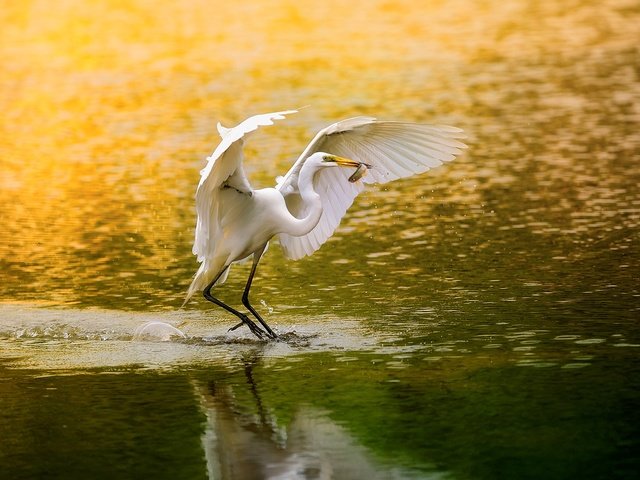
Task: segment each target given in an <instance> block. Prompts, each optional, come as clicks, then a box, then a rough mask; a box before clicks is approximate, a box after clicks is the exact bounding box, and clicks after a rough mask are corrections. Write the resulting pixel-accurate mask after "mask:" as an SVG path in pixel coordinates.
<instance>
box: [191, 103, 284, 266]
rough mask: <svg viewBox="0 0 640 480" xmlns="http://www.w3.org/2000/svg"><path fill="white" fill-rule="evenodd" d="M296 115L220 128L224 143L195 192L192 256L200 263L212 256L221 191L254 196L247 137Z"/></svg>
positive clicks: (260, 117) (279, 114)
mask: <svg viewBox="0 0 640 480" xmlns="http://www.w3.org/2000/svg"><path fill="white" fill-rule="evenodd" d="M295 112H296V111H295V110H286V111H283V112H274V113H265V114H263V115H255V116H253V117H249V118H248V119H246V120H245V121H243V122H242V123H240V124H239V125H238V126H236V127H233V128H224V127H223V126H222V125H220V124H218V132H219V133H220V136H221V138H222V140H221V142H220V144H219V145H218V146H217V147H216V149H215V151H214V152H213V153H212V154H211V156H210V157H208V158H207V165H206V166H205V167H204V169H203V170H202V171H201V172H200V175H201V177H200V183H199V184H198V190H197V191H196V212H197V214H198V220H197V223H196V236H195V241H194V243H193V253H194V255H197V256H198V261H199V262H202V261H203V260H204V259H205V258H207V257H210V256H211V255H212V253H213V249H214V246H215V239H216V237H217V234H218V227H219V219H220V216H221V212H222V211H221V202H220V201H219V200H220V195H221V192H222V190H223V189H224V188H225V187H228V188H232V189H234V190H236V191H237V192H239V193H246V194H248V195H250V194H251V192H252V189H251V185H250V184H249V181H248V180H247V177H246V176H245V173H244V169H243V168H242V160H243V154H242V147H243V144H244V140H245V139H246V138H247V134H249V133H250V132H253V131H254V130H257V129H258V127H261V126H265V125H273V121H274V120H281V119H283V118H284V116H285V115H288V114H290V113H295Z"/></svg>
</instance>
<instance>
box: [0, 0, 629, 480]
mask: <svg viewBox="0 0 640 480" xmlns="http://www.w3.org/2000/svg"><path fill="white" fill-rule="evenodd" d="M5 3H7V2H5ZM423 3H424V5H416V2H403V1H395V2H382V1H371V2H351V3H350V4H349V5H348V6H346V5H345V4H343V3H340V2H335V1H325V2H317V4H314V5H305V4H300V2H289V1H285V0H281V1H277V2H263V3H261V2H254V3H253V4H249V5H237V4H235V3H231V2H205V1H191V2H183V3H180V4H174V3H171V2H146V1H142V0H139V1H135V2H127V3H126V4H123V3H121V2H115V1H104V2H100V3H95V2H91V3H86V2H76V1H72V0H69V1H65V2H59V6H57V7H56V9H51V8H50V6H49V4H47V3H46V2H38V1H30V2H13V3H7V4H6V5H3V8H1V9H0V22H2V28H0V32H1V33H0V45H1V47H0V59H1V61H0V69H1V70H0V72H1V75H0V86H1V88H0V105H1V106H2V111H3V121H2V122H0V168H1V171H2V176H0V218H1V219H2V226H3V228H2V229H0V267H1V268H0V345H1V352H2V353H1V356H0V478H11V479H14V478H65V479H67V478H172V479H173V478H242V479H250V478H340V479H352V478H353V479H359V478H385V479H386V478H398V479H405V478H409V479H413V478H438V479H440V478H447V479H449V478H451V479H459V478H461V479H466V478H470V479H471V478H473V479H475V478H487V479H494V478H563V479H564V478H566V479H573V478H633V477H635V476H637V474H638V471H639V470H640V459H639V457H638V455H637V451H638V443H639V441H640V432H639V429H638V425H640V418H639V415H638V411H639V408H638V407H639V395H638V391H639V389H638V388H639V387H640V375H639V374H640V362H639V361H638V358H639V357H638V352H639V348H640V334H639V333H638V328H637V321H638V320H637V319H638V317H639V311H640V291H639V287H638V278H639V276H640V268H639V267H640V251H639V245H640V242H639V239H640V238H639V237H640V235H639V234H640V228H639V227H640V193H639V192H638V185H639V184H640V162H639V160H640V154H639V153H638V152H640V134H639V133H638V124H639V120H640V80H639V79H638V76H639V75H640V63H639V61H638V54H639V51H638V45H640V33H639V32H640V31H639V30H638V29H637V24H638V21H640V8H639V7H638V5H637V2H633V1H623V0H620V1H616V0H609V1H606V2H602V1H599V2H595V1H593V2H590V1H582V2H578V1H575V2H568V3H567V2H552V1H539V2H525V1H516V0H513V1H506V2H505V1H501V2H496V1H492V0H490V1H487V2H483V3H471V2H466V1H456V0H443V1H440V2H423ZM57 5H58V4H57ZM305 105H308V106H309V107H308V108H304V109H302V110H301V113H299V114H297V115H294V116H291V117H290V118H288V119H287V120H286V121H284V122H280V123H279V124H278V125H277V126H274V127H269V128H264V129H262V130H261V131H260V132H259V133H258V134H256V135H255V136H254V137H253V138H252V139H251V141H250V143H249V144H248V145H247V149H246V155H247V158H248V160H247V163H246V169H247V172H248V175H249V176H250V179H251V181H252V183H253V185H254V186H256V187H261V186H268V185H273V184H274V183H275V180H274V179H275V176H277V175H281V174H282V173H284V172H285V171H286V169H287V168H288V166H289V165H290V163H291V162H292V160H293V159H294V158H295V157H296V154H297V153H299V152H300V151H301V149H302V148H303V147H304V145H305V144H306V142H307V141H308V140H309V139H310V138H311V137H312V136H313V134H314V133H315V131H317V130H318V129H319V128H321V127H322V126H324V125H326V124H328V123H330V122H332V121H334V120H336V119H339V118H344V117H348V116H353V115H359V114H365V115H375V116H378V117H379V118H388V119H403V120H411V121H419V122H420V121H422V122H437V123H445V124H451V125H456V126H460V127H462V128H464V129H465V130H466V131H467V133H468V140H467V143H468V144H469V146H470V148H469V150H468V152H467V153H466V154H465V155H464V156H463V157H462V158H461V159H459V160H457V161H456V162H454V163H453V164H451V165H448V166H446V167H443V168H441V169H438V170H435V171H433V172H429V174H427V175H423V176H419V177H416V178H412V179H407V180H404V181H400V182H395V183H392V184H389V185H386V186H385V187H384V188H377V189H376V188H374V189H370V190H369V191H368V192H366V193H365V194H364V195H362V196H361V197H360V198H359V199H358V200H357V202H356V204H355V205H354V206H353V207H352V209H351V210H350V212H349V214H348V216H347V217H346V218H345V219H344V221H343V222H342V224H341V227H340V228H339V230H338V232H337V233H336V235H334V236H333V237H332V239H331V240H330V241H329V242H328V243H327V244H326V245H324V246H323V248H322V249H321V250H320V251H318V252H317V253H316V254H315V255H314V256H313V257H311V258H308V259H304V260H301V261H298V262H289V261H285V259H284V258H283V256H282V254H281V253H280V251H279V247H278V246H277V245H276V244H273V245H272V246H271V248H270V250H269V252H268V253H267V255H266V256H265V258H264V259H263V261H262V263H261V265H260V268H259V270H258V275H257V277H256V281H255V282H254V288H253V289H252V295H253V302H254V305H256V307H257V308H258V309H259V310H260V311H261V312H264V316H265V319H266V320H267V321H268V322H269V323H270V324H271V325H272V326H273V327H275V328H276V330H277V331H278V332H279V333H280V334H281V336H282V341H280V342H277V343H262V342H258V341H256V340H254V339H253V338H251V336H250V335H249V334H248V333H247V332H245V331H241V330H239V331H236V332H233V333H227V328H228V327H229V326H231V325H232V324H233V323H234V319H233V318H229V316H227V315H226V314H225V313H224V312H221V311H219V310H217V309H215V308H212V307H211V306H210V305H208V304H207V303H206V302H205V301H203V300H200V299H198V300H194V301H192V302H191V303H189V304H188V305H187V306H186V307H185V308H183V309H181V308H180V305H181V303H182V299H183V296H184V292H185V290H186V287H187V286H188V284H189V282H190V278H191V275H192V274H193V272H194V271H195V268H196V262H195V260H194V258H193V256H192V255H191V252H190V250H191V242H192V236H193V226H194V221H195V219H194V215H195V212H194V207H193V194H194V189H195V185H196V184H197V180H198V171H199V169H200V168H202V166H203V164H204V158H205V157H206V156H207V155H208V154H210V153H211V151H212V150H213V147H214V146H215V142H216V133H215V122H216V121H218V120H221V121H222V122H223V123H225V124H227V125H233V124H235V123H236V122H238V121H240V120H242V119H243V118H245V117H246V116H248V115H250V114H254V113H262V112H268V111H274V110H280V109H285V108H297V107H302V106H305ZM248 268H249V266H248V265H243V266H239V267H234V269H233V271H232V274H231V275H230V277H229V280H228V282H227V284H225V286H224V288H223V289H221V290H220V291H219V294H220V296H221V297H222V298H223V299H225V300H227V301H229V302H231V303H234V302H236V303H239V293H240V290H241V289H242V287H243V285H244V281H245V279H246V276H247V274H248ZM149 322H162V323H164V324H168V325H172V326H174V327H177V328H179V329H180V330H181V331H182V332H184V335H185V337H184V338H181V337H175V336H174V337H172V338H167V340H168V341H161V340H162V339H163V336H162V335H160V336H155V337H153V336H152V337H149V336H147V337H140V336H139V335H136V331H138V332H139V331H140V328H141V327H142V326H144V325H145V324H148V323H149ZM161 333H162V332H161Z"/></svg>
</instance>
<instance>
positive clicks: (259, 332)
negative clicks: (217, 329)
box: [202, 267, 266, 339]
mask: <svg viewBox="0 0 640 480" xmlns="http://www.w3.org/2000/svg"><path fill="white" fill-rule="evenodd" d="M227 268H228V267H227ZM225 270H226V269H225ZM225 270H223V271H222V272H221V273H220V275H222V274H223V273H224V271H225ZM220 275H218V276H217V277H216V278H214V279H213V281H212V282H211V283H210V284H209V285H207V288H205V289H204V291H203V292H202V294H203V295H204V298H206V299H207V300H209V301H210V302H212V303H215V304H216V305H218V306H220V307H222V308H224V309H225V310H226V311H228V312H231V313H233V314H234V315H235V316H236V317H238V318H239V319H240V320H242V323H244V324H245V325H247V326H248V327H249V329H250V330H251V332H253V334H254V335H255V336H256V337H258V338H259V339H262V338H263V337H264V335H266V333H265V332H264V330H262V329H261V328H260V327H259V326H258V325H256V324H255V322H254V321H253V320H251V319H250V318H249V317H248V316H247V315H245V314H244V313H242V312H239V311H238V310H236V309H235V308H233V307H230V306H229V305H227V304H226V303H224V302H222V301H220V300H218V299H217V298H215V297H214V296H213V295H211V289H212V288H213V286H214V285H215V283H216V282H217V281H218V278H220ZM242 323H241V324H240V325H242ZM240 325H237V326H236V327H234V328H237V327H238V326H240Z"/></svg>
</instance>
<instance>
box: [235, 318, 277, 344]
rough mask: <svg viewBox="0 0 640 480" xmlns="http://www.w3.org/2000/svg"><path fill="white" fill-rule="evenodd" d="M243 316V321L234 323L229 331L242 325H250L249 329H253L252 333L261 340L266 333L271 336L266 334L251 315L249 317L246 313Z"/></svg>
mask: <svg viewBox="0 0 640 480" xmlns="http://www.w3.org/2000/svg"><path fill="white" fill-rule="evenodd" d="M241 318H242V321H241V322H240V323H238V324H237V325H234V326H233V327H231V328H230V329H229V330H228V331H229V332H232V331H233V330H236V329H238V328H239V327H241V326H242V325H246V326H247V327H249V330H251V333H253V334H254V335H255V336H256V337H258V338H259V339H260V340H262V339H263V338H264V336H265V335H267V336H269V335H268V334H265V332H264V331H263V330H262V329H261V328H260V327H259V326H258V325H256V324H255V322H253V321H252V320H251V319H250V318H249V317H247V316H246V315H245V316H242V317H241Z"/></svg>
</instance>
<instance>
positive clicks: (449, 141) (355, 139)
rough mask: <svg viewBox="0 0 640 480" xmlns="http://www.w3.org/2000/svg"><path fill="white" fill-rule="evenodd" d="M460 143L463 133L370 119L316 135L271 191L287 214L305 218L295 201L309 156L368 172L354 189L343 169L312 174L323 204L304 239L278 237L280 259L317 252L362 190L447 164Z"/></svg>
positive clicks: (344, 123)
mask: <svg viewBox="0 0 640 480" xmlns="http://www.w3.org/2000/svg"><path fill="white" fill-rule="evenodd" d="M463 137H464V134H463V132H462V130H460V129H458V128H455V127H448V126H441V125H420V124H414V123H402V122H385V121H378V120H376V119H375V118H372V117H355V118H350V119H347V120H342V121H340V122H337V123H334V124H333V125H330V126H328V127H327V128H325V129H323V130H321V131H320V132H319V133H318V134H317V135H316V136H315V137H314V139H313V140H312V141H311V143H310V144H309V145H308V146H307V148H305V150H304V152H303V153H302V155H300V157H299V158H298V160H297V161H296V162H295V164H294V165H293V167H291V169H290V170H289V172H287V174H286V175H285V176H284V178H280V179H279V180H278V184H277V186H276V188H277V189H278V190H279V191H280V192H281V193H282V194H283V195H284V197H285V199H286V200H287V206H288V207H289V210H290V211H291V213H292V214H294V215H295V216H296V217H298V218H301V217H304V215H305V214H306V213H307V212H306V211H305V210H304V206H303V205H302V202H300V201H298V200H297V199H295V197H299V193H298V189H297V183H298V175H299V173H300V170H301V169H302V166H303V165H304V162H305V161H306V159H307V158H309V157H310V156H311V155H312V154H313V153H315V152H327V153H330V154H333V155H339V156H342V157H347V158H350V159H352V160H356V161H359V162H364V163H367V164H369V165H371V168H370V169H368V171H367V173H366V174H365V176H364V177H363V178H362V179H361V180H359V181H357V182H355V183H350V182H349V181H348V177H349V176H350V175H351V174H352V173H353V172H352V171H347V170H346V169H342V168H339V169H336V168H327V169H323V170H321V171H320V172H318V173H317V174H316V176H315V180H314V188H315V190H316V192H317V193H318V194H319V195H320V198H321V201H322V206H323V209H324V211H323V213H322V217H321V218H320V221H319V222H318V225H317V226H316V227H315V228H314V229H313V230H312V231H311V232H309V233H308V234H307V235H304V236H302V237H294V236H291V235H287V234H284V233H281V234H280V235H279V238H280V245H281V246H282V249H283V251H284V254H285V256H286V257H288V258H291V259H294V260H295V259H298V258H302V257H304V256H305V255H311V254H312V253H313V252H315V251H316V250H317V249H318V248H320V246H321V245H322V244H323V243H325V242H326V241H327V240H328V239H329V237H331V236H332V235H333V233H334V232H335V230H336V228H337V227H338V225H339V224H340V221H341V220H342V217H343V216H344V214H345V213H346V211H347V209H348V208H349V207H350V206H351V204H352V203H353V201H354V199H355V197H356V196H357V195H358V194H359V193H360V192H361V191H362V190H363V189H364V184H370V183H387V182H390V181H392V180H396V179H398V178H403V177H409V176H411V175H415V174H417V173H423V172H426V171H427V170H429V169H431V168H434V167H437V166H439V165H442V164H443V163H444V162H449V161H451V160H453V159H454V158H455V157H456V155H459V154H460V153H461V149H463V148H466V145H465V144H463V143H462V142H460V141H458V140H457V139H458V138H463Z"/></svg>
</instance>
